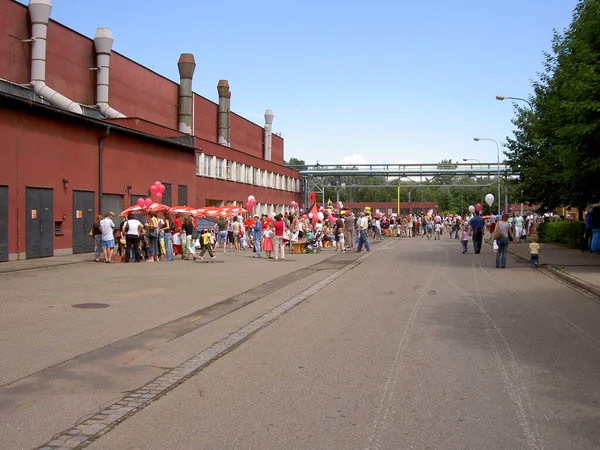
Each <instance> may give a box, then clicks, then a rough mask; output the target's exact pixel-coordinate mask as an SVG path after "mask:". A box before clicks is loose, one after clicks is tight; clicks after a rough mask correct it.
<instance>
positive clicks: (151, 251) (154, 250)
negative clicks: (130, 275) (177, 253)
mask: <svg viewBox="0 0 600 450" xmlns="http://www.w3.org/2000/svg"><path fill="white" fill-rule="evenodd" d="M146 227H147V228H148V233H147V236H148V248H147V254H148V259H147V260H146V262H155V261H157V262H158V260H159V256H158V233H159V222H158V217H156V213H155V212H151V213H150V219H149V220H148V222H147V223H146Z"/></svg>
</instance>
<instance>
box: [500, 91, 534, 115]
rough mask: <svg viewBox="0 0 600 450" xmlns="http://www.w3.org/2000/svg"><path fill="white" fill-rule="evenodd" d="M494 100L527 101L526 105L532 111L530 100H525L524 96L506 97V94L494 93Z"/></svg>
mask: <svg viewBox="0 0 600 450" xmlns="http://www.w3.org/2000/svg"><path fill="white" fill-rule="evenodd" d="M496 100H500V101H502V100H515V101H518V102H525V103H527V105H529V109H531V110H532V111H533V105H532V104H531V102H530V101H529V100H526V99H524V98H521V97H508V96H506V95H496Z"/></svg>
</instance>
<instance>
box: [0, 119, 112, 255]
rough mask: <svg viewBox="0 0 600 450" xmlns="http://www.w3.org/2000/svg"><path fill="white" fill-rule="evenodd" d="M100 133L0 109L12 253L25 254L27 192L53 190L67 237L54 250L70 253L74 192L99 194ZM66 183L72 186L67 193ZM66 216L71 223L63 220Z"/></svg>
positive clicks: (1, 180)
mask: <svg viewBox="0 0 600 450" xmlns="http://www.w3.org/2000/svg"><path fill="white" fill-rule="evenodd" d="M100 134H101V132H100V131H99V130H91V129H89V128H85V127H76V126H72V125H68V124H63V125H62V126H61V127H60V128H59V127H57V126H56V122H54V121H51V120H47V119H42V118H37V117H34V116H28V115H26V114H23V113H20V112H16V111H11V110H7V109H0V135H1V136H2V139H1V140H0V153H1V154H2V164H1V165H0V184H7V185H8V192H9V194H8V195H9V198H8V204H9V226H8V227H9V250H8V251H9V253H11V254H12V253H17V251H18V252H25V215H24V214H25V212H24V211H25V187H27V186H29V187H45V188H53V189H54V209H53V212H54V220H55V221H61V220H62V221H63V227H64V228H63V230H62V231H63V233H64V235H63V236H56V237H55V238H54V248H55V249H60V248H70V247H72V246H73V245H72V244H73V238H72V221H73V216H72V203H73V189H78V190H89V191H97V188H98V177H97V173H98V172H97V169H96V168H97V166H98V136H99V135H100ZM63 178H66V179H68V180H69V186H68V188H67V189H64V188H63V182H62V180H63ZM64 215H66V218H64Z"/></svg>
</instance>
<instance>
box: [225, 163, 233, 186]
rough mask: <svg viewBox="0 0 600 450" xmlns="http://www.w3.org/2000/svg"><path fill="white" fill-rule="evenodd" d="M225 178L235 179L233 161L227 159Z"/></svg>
mask: <svg viewBox="0 0 600 450" xmlns="http://www.w3.org/2000/svg"><path fill="white" fill-rule="evenodd" d="M225 179H227V180H228V181H231V180H233V161H228V160H225Z"/></svg>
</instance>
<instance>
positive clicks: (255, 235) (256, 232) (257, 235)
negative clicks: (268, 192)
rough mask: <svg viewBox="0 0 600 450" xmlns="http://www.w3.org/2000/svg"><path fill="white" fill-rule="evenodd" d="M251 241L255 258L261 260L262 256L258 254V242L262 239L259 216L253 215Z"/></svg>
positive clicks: (259, 249)
mask: <svg viewBox="0 0 600 450" xmlns="http://www.w3.org/2000/svg"><path fill="white" fill-rule="evenodd" d="M252 239H253V240H254V250H255V252H256V254H255V255H254V257H255V258H261V257H262V255H261V253H260V251H261V248H260V241H261V239H262V222H261V221H260V216H259V215H258V214H254V228H252Z"/></svg>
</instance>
